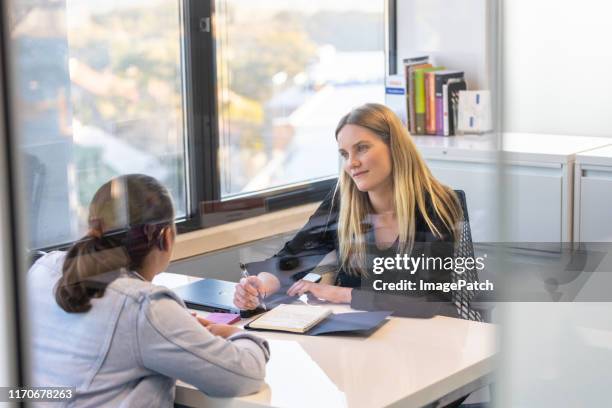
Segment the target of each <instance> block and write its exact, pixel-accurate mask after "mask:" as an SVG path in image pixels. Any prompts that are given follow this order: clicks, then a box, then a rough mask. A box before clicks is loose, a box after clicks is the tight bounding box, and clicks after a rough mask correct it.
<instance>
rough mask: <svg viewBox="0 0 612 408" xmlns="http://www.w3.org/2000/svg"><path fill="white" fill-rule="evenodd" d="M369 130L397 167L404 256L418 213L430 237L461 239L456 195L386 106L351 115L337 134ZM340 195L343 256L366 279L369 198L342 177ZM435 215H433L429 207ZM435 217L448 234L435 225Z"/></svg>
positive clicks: (364, 107)
mask: <svg viewBox="0 0 612 408" xmlns="http://www.w3.org/2000/svg"><path fill="white" fill-rule="evenodd" d="M348 124H351V125H357V126H361V127H364V128H366V129H368V130H370V131H371V132H373V133H375V134H376V135H378V136H379V137H380V138H381V139H382V140H383V141H384V142H385V143H386V144H387V146H389V150H390V151H391V162H392V172H391V174H392V181H393V201H394V208H395V214H396V217H397V222H398V225H400V228H399V247H398V251H399V253H405V254H410V253H411V252H412V248H413V246H414V239H415V227H416V222H415V214H416V211H415V210H418V211H419V212H420V213H421V215H422V216H423V219H424V220H425V222H426V223H427V226H428V227H429V229H430V230H431V232H432V233H433V234H434V235H435V236H436V237H438V238H441V237H442V236H443V235H444V233H445V232H447V231H448V232H450V233H451V236H452V237H453V239H454V240H456V238H457V235H458V232H457V231H458V222H459V221H461V220H463V211H462V209H461V205H460V203H459V200H458V198H457V196H456V194H455V192H454V191H453V190H451V189H450V188H449V187H447V186H445V185H443V184H442V183H440V182H439V181H438V180H436V179H435V178H434V177H433V175H432V174H431V172H430V171H429V168H428V167H427V165H426V164H425V161H424V160H423V158H422V157H421V155H420V154H419V152H418V151H417V148H416V146H415V144H414V141H413V140H412V137H410V134H409V133H408V130H406V128H405V127H404V125H403V124H402V122H401V121H400V119H399V118H398V117H397V115H395V113H393V111H392V110H391V109H389V108H387V107H386V106H384V105H380V104H375V103H368V104H365V105H362V106H360V107H357V108H355V109H353V110H352V111H350V112H349V113H348V114H346V115H345V116H344V117H343V118H342V119H340V122H339V123H338V126H337V127H336V139H338V133H339V132H340V130H342V128H343V127H344V126H345V125H348ZM338 192H339V193H340V215H339V219H338V240H339V252H340V253H339V256H340V262H341V265H342V266H343V267H344V268H345V270H346V271H347V272H349V273H351V274H355V275H364V276H365V275H367V271H366V268H365V265H366V246H365V241H364V237H365V232H366V231H365V230H364V225H363V221H364V219H365V218H366V216H367V214H368V213H371V211H372V208H371V205H370V201H369V199H368V194H367V193H366V192H361V191H359V189H357V186H356V185H355V182H354V181H353V179H352V178H351V177H350V176H349V175H348V174H346V172H345V171H341V174H340V177H339V178H338V184H337V185H336V191H335V192H334V195H335V194H337V193H338ZM428 198H429V202H431V205H432V208H433V214H428V211H427V202H428ZM432 215H435V216H436V217H437V218H438V219H439V220H441V221H442V224H443V225H444V226H445V227H446V230H447V231H441V230H440V228H439V227H440V225H436V224H435V223H434V221H433V220H432Z"/></svg>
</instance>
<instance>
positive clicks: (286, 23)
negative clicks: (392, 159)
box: [215, 0, 385, 198]
mask: <svg viewBox="0 0 612 408" xmlns="http://www.w3.org/2000/svg"><path fill="white" fill-rule="evenodd" d="M215 16H216V20H215V34H216V36H215V38H216V41H215V48H216V50H217V103H218V106H217V112H218V121H217V123H218V128H219V167H220V170H221V177H220V178H221V180H220V181H221V188H220V190H221V198H227V197H232V196H234V195H239V194H245V193H253V192H259V191H262V190H269V189H273V188H278V187H282V186H288V185H292V184H296V183H302V182H306V181H313V180H320V179H325V178H329V177H335V176H337V173H338V154H337V151H336V150H337V149H336V144H335V140H334V130H335V126H336V124H337V123H338V120H339V119H340V118H341V117H342V115H344V114H345V113H346V112H348V111H349V110H350V109H351V108H352V107H354V106H357V105H359V104H362V103H366V102H380V103H382V102H383V101H384V85H383V83H384V76H385V57H384V1H382V0H374V1H373V0H360V1H350V2H346V1H331V2H330V1H326V0H311V1H298V2H284V1H266V2H253V1H248V0H217V1H216V14H215Z"/></svg>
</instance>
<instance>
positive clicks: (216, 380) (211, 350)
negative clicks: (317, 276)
mask: <svg viewBox="0 0 612 408" xmlns="http://www.w3.org/2000/svg"><path fill="white" fill-rule="evenodd" d="M89 228H90V229H89V232H88V233H87V235H86V236H85V237H83V238H82V239H81V240H79V241H77V242H76V243H74V245H73V246H72V247H71V248H70V249H69V250H68V251H67V252H61V251H56V252H52V253H49V254H47V255H45V256H44V257H42V258H41V259H39V260H38V261H37V262H36V263H35V264H34V265H33V266H32V268H31V269H30V271H29V272H28V291H29V292H28V299H29V303H30V305H29V306H30V312H31V314H30V315H31V319H30V320H31V321H30V335H31V336H30V337H31V339H32V341H31V350H32V355H31V359H30V360H31V366H32V367H31V372H32V381H31V383H32V385H33V386H41V387H43V386H44V387H50V386H62V387H74V389H75V399H74V400H73V405H74V406H96V407H97V406H168V407H170V406H172V405H173V401H174V389H175V382H176V379H180V380H182V381H185V382H187V383H190V384H193V385H194V386H196V387H197V388H199V389H200V390H201V391H203V392H205V393H207V394H210V395H215V396H235V395H244V394H248V393H252V392H255V391H257V390H258V389H259V388H260V386H261V385H262V383H263V378H264V373H265V364H266V361H267V360H268V358H269V350H268V345H267V343H266V342H265V341H264V340H261V339H259V338H257V337H255V336H253V335H251V334H248V333H244V332H242V331H241V330H239V329H237V328H236V327H233V326H228V325H219V324H210V323H209V322H207V321H206V320H204V319H201V318H197V317H194V316H193V315H192V314H191V313H190V312H189V311H188V310H187V309H186V308H185V305H184V304H183V302H182V301H181V300H180V299H179V298H178V297H177V296H176V295H175V294H174V293H173V292H172V291H170V290H169V289H167V288H164V287H160V286H156V285H154V284H153V283H151V281H152V280H153V278H154V277H155V275H156V274H158V273H160V272H162V271H163V270H165V269H166V268H167V266H168V264H169V262H170V258H171V256H172V250H173V247H174V238H175V227H174V210H173V206H172V200H171V198H170V195H169V193H168V191H167V190H166V188H165V187H163V186H162V185H161V184H160V183H159V182H158V181H157V180H155V179H153V178H152V177H149V176H145V175H139V174H132V175H126V176H121V177H117V178H114V179H112V180H111V181H109V182H107V183H106V184H104V185H103V186H102V187H100V189H99V190H98V191H97V192H96V194H95V195H94V197H93V199H92V201H91V204H90V207H89Z"/></svg>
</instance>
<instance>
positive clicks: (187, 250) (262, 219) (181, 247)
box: [172, 202, 321, 261]
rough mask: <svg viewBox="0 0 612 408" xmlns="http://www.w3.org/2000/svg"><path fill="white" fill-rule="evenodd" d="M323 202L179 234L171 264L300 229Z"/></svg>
mask: <svg viewBox="0 0 612 408" xmlns="http://www.w3.org/2000/svg"><path fill="white" fill-rule="evenodd" d="M320 204H321V203H320V202H316V203H311V204H306V205H300V206H297V207H292V208H288V209H286V210H280V211H274V212H272V213H268V214H263V215H259V216H256V217H252V218H247V219H244V220H240V221H236V222H230V223H227V224H223V225H219V226H216V227H210V228H206V229H201V230H198V231H193V232H187V233H184V234H180V235H178V236H177V238H176V245H175V246H174V254H173V256H172V260H173V261H176V260H179V259H184V258H189V257H192V256H196V255H202V254H206V253H208V252H213V251H218V250H221V249H227V248H230V247H233V246H236V245H241V244H246V243H249V242H253V241H256V240H258V239H263V238H267V237H271V236H273V235H276V234H282V233H286V232H291V231H295V230H297V229H299V228H301V227H302V226H303V225H304V224H305V223H306V221H307V219H308V217H309V216H310V215H311V214H312V213H314V212H315V210H316V209H317V207H318V206H319V205H320Z"/></svg>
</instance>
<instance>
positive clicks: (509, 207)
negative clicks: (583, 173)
mask: <svg viewBox="0 0 612 408" xmlns="http://www.w3.org/2000/svg"><path fill="white" fill-rule="evenodd" d="M414 139H415V141H416V144H417V146H418V148H419V150H420V151H421V153H422V154H423V156H424V157H425V159H426V160H427V163H428V165H429V167H430V169H431V171H432V172H433V174H434V175H435V176H436V177H438V178H439V179H440V180H441V181H442V182H443V183H445V184H447V185H449V186H451V187H452V188H455V189H462V190H465V193H466V199H467V204H468V211H469V215H470V224H471V227H472V238H473V239H474V241H476V242H497V241H511V242H571V241H572V239H573V232H572V224H573V201H574V200H573V187H574V186H573V178H574V173H573V172H574V160H575V157H576V154H577V153H579V152H583V151H586V150H590V149H594V148H597V147H601V146H604V145H606V144H609V140H607V139H605V138H593V137H579V136H565V135H544V134H528V133H504V134H503V135H502V137H499V135H495V134H487V135H482V136H474V135H469V136H453V137H436V136H416V137H415V138H414ZM502 199H503V200H502ZM500 220H501V221H503V225H502V222H500ZM502 227H504V228H503V229H502Z"/></svg>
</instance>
